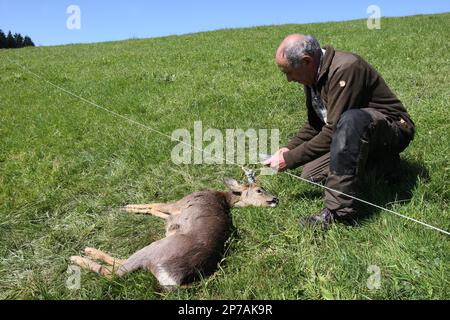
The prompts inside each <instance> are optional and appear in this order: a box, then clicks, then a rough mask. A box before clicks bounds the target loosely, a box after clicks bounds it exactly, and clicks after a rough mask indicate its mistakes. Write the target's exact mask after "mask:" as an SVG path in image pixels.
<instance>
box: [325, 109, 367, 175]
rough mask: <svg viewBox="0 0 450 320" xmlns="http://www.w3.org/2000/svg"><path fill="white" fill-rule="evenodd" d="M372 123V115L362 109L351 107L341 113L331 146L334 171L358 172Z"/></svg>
mask: <svg viewBox="0 0 450 320" xmlns="http://www.w3.org/2000/svg"><path fill="white" fill-rule="evenodd" d="M371 123H372V117H371V116H370V115H369V113H367V112H365V111H363V110H361V109H350V110H348V111H346V112H344V113H343V114H342V115H341V117H340V119H339V121H338V124H337V127H336V131H335V133H334V135H333V137H332V141H331V147H330V152H331V162H330V169H331V171H332V173H335V174H341V175H343V174H355V173H356V169H357V167H358V160H359V158H360V155H361V148H362V144H363V140H364V139H365V138H366V135H367V130H368V128H369V126H370V124H371Z"/></svg>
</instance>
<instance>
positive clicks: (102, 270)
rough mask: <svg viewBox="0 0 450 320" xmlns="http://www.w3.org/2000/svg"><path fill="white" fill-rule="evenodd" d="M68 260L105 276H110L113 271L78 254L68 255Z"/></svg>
mask: <svg viewBox="0 0 450 320" xmlns="http://www.w3.org/2000/svg"><path fill="white" fill-rule="evenodd" d="M70 261H71V262H72V263H73V264H75V265H77V266H79V267H81V268H83V269H86V270H90V271H93V272H95V273H97V274H99V275H101V276H104V277H106V278H111V277H112V274H113V272H112V271H111V270H110V269H109V268H107V267H104V266H102V265H100V264H98V263H96V262H94V261H92V260H89V259H88V258H83V257H80V256H72V257H70Z"/></svg>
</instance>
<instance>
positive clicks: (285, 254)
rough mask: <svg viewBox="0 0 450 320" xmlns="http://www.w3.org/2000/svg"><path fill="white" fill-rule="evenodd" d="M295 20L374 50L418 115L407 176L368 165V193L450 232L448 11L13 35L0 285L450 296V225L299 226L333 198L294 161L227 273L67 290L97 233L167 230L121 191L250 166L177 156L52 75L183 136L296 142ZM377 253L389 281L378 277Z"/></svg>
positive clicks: (120, 252) (250, 217) (145, 197)
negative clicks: (151, 35)
mask: <svg viewBox="0 0 450 320" xmlns="http://www.w3.org/2000/svg"><path fill="white" fill-rule="evenodd" d="M294 32H302V33H311V34H314V35H315V36H316V37H317V38H318V39H319V40H320V42H321V43H322V44H332V45H333V46H334V47H335V48H337V49H340V50H348V51H352V52H355V53H358V54H359V55H361V56H362V57H364V58H366V59H367V60H368V61H369V62H370V63H371V64H372V65H373V66H375V67H376V68H377V69H378V70H379V72H380V73H381V74H382V75H383V77H384V78H385V80H386V82H387V83H388V84H389V86H390V87H391V88H392V89H393V90H394V91H395V92H396V94H397V95H398V97H399V98H400V99H401V100H402V101H403V102H404V104H405V105H406V106H407V108H408V111H409V112H410V114H411V116H412V118H413V119H414V121H415V123H416V125H417V128H418V131H417V136H416V139H415V140H414V142H413V143H412V144H411V146H410V147H409V148H408V149H407V150H406V151H405V152H404V153H403V154H402V161H403V162H402V170H403V171H402V181H401V182H400V183H399V184H397V185H391V186H386V185H385V184H384V183H383V181H379V180H378V179H377V178H376V177H375V176H371V177H368V179H367V180H368V181H367V182H368V185H367V190H366V193H365V195H364V197H365V198H366V199H369V200H370V201H373V202H375V203H377V204H380V205H383V206H385V207H388V208H390V209H392V210H395V211H397V212H400V213H402V214H405V215H409V216H411V217H414V218H416V219H419V220H422V221H425V222H427V223H430V224H432V225H435V226H439V227H441V228H443V229H445V230H450V219H449V218H450V213H449V201H450V190H449V184H448V181H449V178H450V176H449V172H450V170H449V169H450V166H449V156H450V148H449V147H450V143H449V138H450V137H449V131H450V127H449V119H450V109H449V107H448V103H449V98H450V86H449V83H450V56H449V52H450V44H449V36H448V35H449V33H450V14H440V15H424V16H414V17H404V18H384V19H382V29H381V30H368V29H367V27H366V21H365V20H356V21H349V22H339V23H325V24H307V25H284V26H267V27H256V28H249V29H235V30H220V31H215V32H206V33H199V34H190V35H184V36H172V37H165V38H157V39H142V40H128V41H121V42H110V43H99V44H89V45H84V44H82V45H69V46H59V47H38V48H27V49H20V50H0V68H1V70H2V71H1V73H0V84H1V91H0V186H1V189H0V298H32V299H46V298H51V299H78V298H85V299H132V298H134V299H160V298H163V299H175V298H187V299H205V298H206V299H216V298H217V299H255V298H256V299H267V298H272V299H333V298H341V299H355V298H358V299H392V298H396V299H418V298H421V299H422V298H423V299H436V298H441V299H448V298H450V295H449V291H448V289H449V288H450V270H449V268H450V267H449V264H448V261H449V259H450V250H449V249H450V245H449V237H448V236H445V235H443V234H440V233H438V232H436V231H433V230H431V229H427V228H425V227H423V226H420V225H417V224H414V223H412V222H409V221H406V220H403V219H401V218H399V217H397V216H393V215H391V214H389V213H386V212H380V211H377V210H374V211H371V212H370V214H368V215H367V217H365V218H364V219H361V220H360V221H359V222H358V226H356V227H349V226H344V225H336V226H334V227H333V228H331V229H330V230H328V231H327V232H314V231H313V230H304V229H303V230H301V229H300V228H299V227H298V225H297V221H298V219H299V218H300V217H302V216H305V215H308V214H312V213H315V212H317V211H318V210H320V209H321V207H322V190H321V189H319V188H317V187H314V186H311V185H307V184H305V183H303V182H300V181H297V180H295V179H293V178H291V177H289V176H287V175H284V174H281V175H277V176H272V177H263V178H262V179H261V180H262V183H263V185H264V186H265V187H266V189H268V190H270V191H272V192H274V193H276V194H277V195H278V196H279V198H280V206H279V207H277V208H275V209H257V208H248V209H236V210H233V219H234V224H235V226H236V227H237V233H236V234H235V236H234V237H233V238H232V239H231V240H230V244H229V249H228V252H227V255H226V257H225V259H224V260H223V262H222V263H221V266H220V268H219V270H218V271H217V273H215V274H214V275H213V276H212V277H210V278H208V279H205V280H203V281H200V282H199V283H197V284H195V285H193V286H191V287H189V288H185V289H180V290H177V291H175V292H172V293H164V292H160V289H159V288H158V287H157V286H156V282H155V280H154V278H153V277H152V275H151V274H148V273H146V272H136V273H134V274H131V275H129V276H127V277H126V278H124V279H115V280H114V281H112V282H109V281H106V280H104V279H100V278H99V277H97V276H96V275H93V274H89V273H87V272H82V274H81V288H80V289H79V290H69V289H67V287H66V280H67V277H68V275H67V273H66V270H67V267H68V263H69V262H68V258H69V257H70V256H71V255H74V254H79V253H81V252H82V250H83V248H84V247H86V246H91V247H97V248H101V249H103V250H105V251H107V252H110V253H112V254H113V255H115V256H117V257H127V256H128V255H130V254H131V253H133V252H134V251H136V250H137V249H139V248H141V247H143V246H145V245H147V244H148V243H150V242H151V241H154V240H156V239H159V238H160V237H162V236H163V222H162V221H159V220H158V219H156V218H153V217H143V216H134V215H127V214H123V213H121V212H120V211H119V210H118V208H119V207H120V206H122V205H124V204H126V203H143V202H144V203H145V202H163V201H168V200H174V199H178V198H180V197H181V196H183V195H185V194H188V193H190V192H193V191H197V190H201V189H207V188H221V189H223V186H222V183H221V180H222V178H223V177H224V176H233V177H235V178H242V172H241V171H240V170H239V168H237V167H235V166H229V165H174V164H173V163H172V162H171V159H170V153H171V150H172V148H173V147H174V146H175V144H176V143H175V142H173V141H170V140H169V139H167V138H166V137H163V136H160V135H158V134H155V133H154V132H151V131H146V130H144V129H142V128H140V127H139V126H136V125H133V124H130V123H128V122H126V121H124V120H123V119H121V118H118V117H116V116H114V115H112V114H110V113H107V112H105V111H103V110H100V109H98V108H95V107H93V106H92V105H89V104H87V103H85V102H83V101H81V100H80V99H77V98H74V97H73V96H70V95H68V94H66V93H64V92H63V91H61V90H59V89H57V88H55V87H53V86H51V85H49V83H47V82H45V81H44V80H43V79H46V80H48V81H51V82H52V83H54V84H57V85H58V86H60V87H62V88H64V89H66V90H69V91H71V92H73V93H75V94H77V95H80V96H82V97H83V98H85V99H88V100H90V101H93V102H95V103H96V104H98V105H100V106H103V107H106V108H108V109H110V110H113V111H114V112H117V113H119V114H121V115H124V116H126V117H129V118H131V119H133V120H135V121H137V122H139V123H142V124H145V125H146V126H149V127H151V128H153V129H156V130H159V131H161V132H163V133H165V134H168V135H170V134H171V133H172V131H173V130H175V129H177V128H186V129H188V130H189V131H191V132H192V130H193V125H194V121H202V122H203V126H204V128H218V129H221V130H224V129H226V128H242V129H244V130H246V129H248V128H255V129H260V128H267V129H273V128H278V129H279V130H280V137H281V141H280V142H281V144H283V143H285V142H286V141H287V139H288V138H289V137H290V136H292V135H293V134H294V133H295V132H296V131H297V130H298V127H299V126H300V125H302V124H303V122H304V121H305V118H306V114H305V108H304V96H303V92H302V90H301V89H300V88H299V87H298V85H294V84H290V83H287V82H286V80H285V79H284V78H283V76H282V75H281V74H280V72H279V71H278V69H277V68H276V66H275V64H274V59H273V57H274V52H275V49H276V47H277V45H278V44H279V42H280V41H281V39H282V38H283V37H284V36H285V35H287V34H289V33H294ZM10 59H13V60H14V61H15V62H17V63H19V64H20V65H21V66H23V67H25V68H26V69H27V70H30V71H32V72H34V73H36V74H38V75H40V76H41V77H42V78H41V79H38V78H36V77H35V76H33V75H32V74H30V73H29V72H27V71H26V70H24V69H22V68H21V67H19V66H18V65H16V64H14V63H12V62H11V60H10ZM295 172H296V173H299V171H295ZM368 213H369V212H368ZM373 266H375V269H374V267H373ZM376 268H379V270H380V272H381V278H380V281H381V282H380V287H379V288H378V289H369V288H368V286H367V281H368V280H369V281H370V279H372V278H373V275H374V274H373V272H374V271H373V270H376ZM371 277H372V278H371Z"/></svg>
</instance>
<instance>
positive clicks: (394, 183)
mask: <svg viewBox="0 0 450 320" xmlns="http://www.w3.org/2000/svg"><path fill="white" fill-rule="evenodd" d="M429 179H430V175H429V172H428V170H427V168H426V167H425V166H424V164H423V163H421V162H419V161H415V160H404V159H401V160H400V164H399V166H398V168H397V169H396V170H395V173H394V174H393V175H391V176H390V177H389V178H385V176H384V174H383V173H382V172H380V170H377V169H373V170H370V171H369V172H368V174H367V175H366V176H365V177H364V179H363V181H362V188H363V190H364V192H363V194H362V195H361V196H362V199H363V200H366V201H368V202H371V203H374V204H376V205H378V206H381V207H383V208H387V209H389V207H390V206H391V205H392V204H396V203H401V204H406V203H409V201H410V200H411V198H412V196H413V190H414V189H415V188H416V186H417V183H418V181H428V180H429ZM381 211H382V210H381V209H378V208H376V207H373V206H370V205H367V204H361V205H360V209H359V210H358V212H359V213H358V216H357V217H356V219H355V220H354V222H353V223H351V224H352V225H355V226H358V225H362V224H364V222H365V221H366V220H368V219H369V218H371V217H372V216H374V215H377V214H379V213H380V212H381Z"/></svg>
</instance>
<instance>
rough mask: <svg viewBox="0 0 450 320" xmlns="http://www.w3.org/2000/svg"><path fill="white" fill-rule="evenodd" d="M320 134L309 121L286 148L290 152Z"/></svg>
mask: <svg viewBox="0 0 450 320" xmlns="http://www.w3.org/2000/svg"><path fill="white" fill-rule="evenodd" d="M318 133H319V131H317V130H316V129H314V128H313V127H312V126H311V125H310V124H309V123H308V121H307V122H306V123H305V125H304V126H303V127H302V128H301V129H300V130H299V131H298V133H297V135H296V136H295V137H294V138H292V139H291V141H289V143H288V144H287V145H286V146H285V147H286V148H288V149H289V150H292V149H295V148H296V147H298V146H299V145H301V144H302V143H304V142H306V141H309V140H311V139H312V138H313V137H314V136H315V135H317V134H318Z"/></svg>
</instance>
